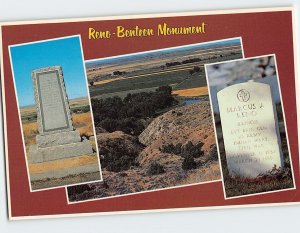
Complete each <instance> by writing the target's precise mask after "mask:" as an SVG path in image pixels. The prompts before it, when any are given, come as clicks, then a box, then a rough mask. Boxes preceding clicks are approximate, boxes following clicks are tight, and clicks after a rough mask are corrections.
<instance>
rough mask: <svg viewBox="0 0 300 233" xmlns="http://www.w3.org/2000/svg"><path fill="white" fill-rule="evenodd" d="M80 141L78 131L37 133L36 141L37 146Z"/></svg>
mask: <svg viewBox="0 0 300 233" xmlns="http://www.w3.org/2000/svg"><path fill="white" fill-rule="evenodd" d="M76 142H81V137H80V134H79V132H78V131H69V132H61V133H55V134H46V135H39V134H38V135H37V136H36V143H37V145H38V147H42V148H44V147H52V146H59V145H65V144H70V143H76Z"/></svg>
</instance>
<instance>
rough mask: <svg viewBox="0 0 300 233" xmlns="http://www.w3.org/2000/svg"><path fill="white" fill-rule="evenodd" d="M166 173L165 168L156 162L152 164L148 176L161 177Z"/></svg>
mask: <svg viewBox="0 0 300 233" xmlns="http://www.w3.org/2000/svg"><path fill="white" fill-rule="evenodd" d="M164 172H165V169H164V166H163V165H161V164H159V163H158V162H156V161H154V162H152V163H151V164H150V166H149V168H148V170H147V174H148V175H150V176H152V175H159V174H162V173H164Z"/></svg>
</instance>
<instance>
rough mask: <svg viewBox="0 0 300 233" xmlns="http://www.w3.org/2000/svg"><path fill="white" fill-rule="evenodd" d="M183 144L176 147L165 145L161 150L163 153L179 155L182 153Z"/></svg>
mask: <svg viewBox="0 0 300 233" xmlns="http://www.w3.org/2000/svg"><path fill="white" fill-rule="evenodd" d="M181 147H182V144H181V143H177V144H176V145H175V146H174V145H173V144H168V145H163V146H162V148H161V149H160V151H161V152H163V153H169V154H175V155H179V154H180V153H181Z"/></svg>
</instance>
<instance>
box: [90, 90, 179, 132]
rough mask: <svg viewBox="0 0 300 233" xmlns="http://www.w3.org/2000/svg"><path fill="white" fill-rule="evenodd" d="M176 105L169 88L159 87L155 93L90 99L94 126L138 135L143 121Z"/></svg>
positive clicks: (142, 127)
mask: <svg viewBox="0 0 300 233" xmlns="http://www.w3.org/2000/svg"><path fill="white" fill-rule="evenodd" d="M175 103H176V100H175V99H174V97H173V96H172V88H171V87H170V86H161V87H159V88H157V89H156V90H155V92H140V93H134V94H127V96H126V97H125V98H124V99H121V98H120V97H118V96H115V97H110V98H106V99H92V107H93V114H94V120H95V125H96V126H100V127H102V128H103V129H105V130H106V131H108V132H113V131H116V130H120V131H123V132H125V133H129V134H132V135H136V136H137V135H139V134H140V133H141V132H142V131H143V130H144V126H143V124H142V120H143V119H147V118H150V117H152V116H154V115H155V113H157V112H158V111H160V110H162V109H165V108H168V107H170V106H172V105H173V104H175Z"/></svg>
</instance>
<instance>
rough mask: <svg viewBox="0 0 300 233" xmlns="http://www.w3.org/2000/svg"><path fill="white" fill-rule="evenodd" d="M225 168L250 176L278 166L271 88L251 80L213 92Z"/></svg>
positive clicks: (279, 147)
mask: <svg viewBox="0 0 300 233" xmlns="http://www.w3.org/2000/svg"><path fill="white" fill-rule="evenodd" d="M217 98H218V103H219V109H220V118H221V125H222V131H223V139H224V146H225V153H226V160H227V166H228V170H229V173H230V175H231V176H241V177H249V178H254V177H257V176H259V175H262V174H265V173H266V172H268V171H271V170H272V168H273V167H274V166H276V167H277V168H278V167H282V152H281V145H280V144H281V143H280V138H279V137H278V130H277V127H278V126H277V118H276V114H275V112H274V104H273V101H272V94H271V89H270V86H269V85H268V84H262V83H255V82H253V81H250V82H247V83H241V84H235V85H232V86H230V87H227V88H225V89H223V90H221V91H219V92H218V93H217Z"/></svg>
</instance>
